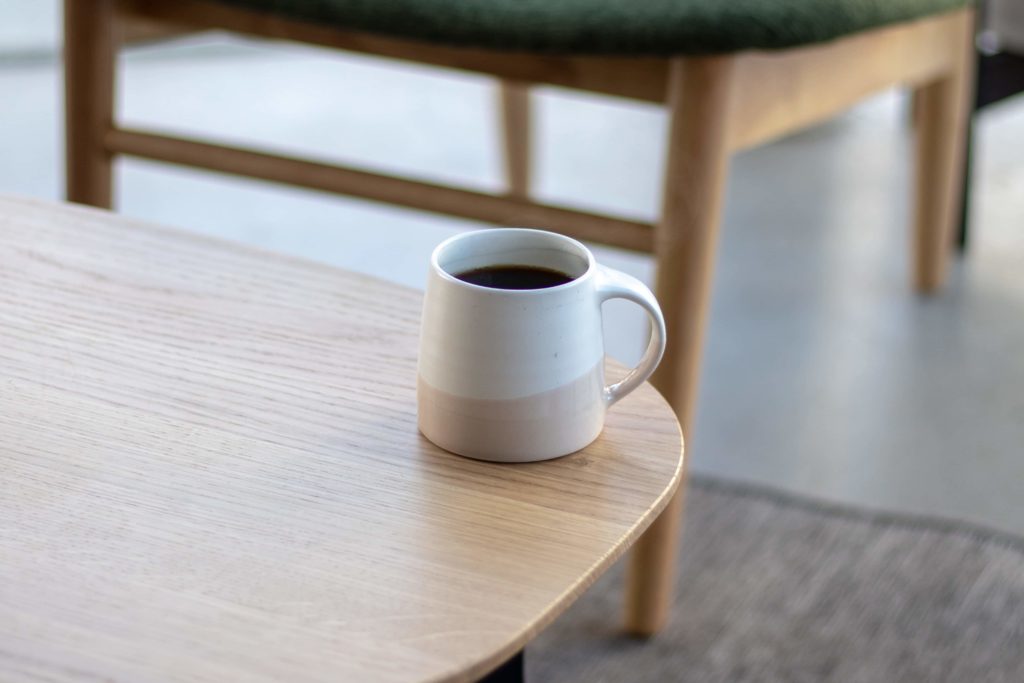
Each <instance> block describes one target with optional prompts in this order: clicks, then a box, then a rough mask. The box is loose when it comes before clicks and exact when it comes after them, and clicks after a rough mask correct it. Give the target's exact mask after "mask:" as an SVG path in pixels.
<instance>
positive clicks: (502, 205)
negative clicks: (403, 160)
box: [104, 129, 654, 251]
mask: <svg viewBox="0 0 1024 683" xmlns="http://www.w3.org/2000/svg"><path fill="white" fill-rule="evenodd" d="M104 139H105V144H106V146H107V149H109V150H111V151H113V152H116V153H118V154H131V155H135V156H140V157H144V158H147V159H156V160H159V161H168V162H171V163H175V164H182V165H184V166H193V167H196V168H206V169H209V170H211V171H220V172H222V173H234V174H237V175H242V176H247V177H250V178H262V179H263V180H270V181H274V182H279V183H286V184H289V185H297V186H299V187H309V188H313V189H316V190H323V191H325V192H335V193H338V194H346V195H351V196H354V197H365V198H366V199H370V200H373V201H379V202H386V203H389V204H396V205H399V206H407V207H410V208H413V209H420V210H421V211H433V212H436V213H442V214H446V215H450V216H460V217H462V218H468V219H470V220H476V221H484V222H487V223H494V224H496V225H499V226H501V225H507V226H514V227H542V228H545V229H547V230H557V231H559V232H561V233H563V234H566V235H569V236H571V237H575V238H576V239H581V240H594V241H597V242H601V243H602V244H608V245H610V246H615V247H621V248H623V249H634V250H639V251H650V250H651V249H652V248H653V244H654V230H653V226H651V225H650V224H648V223H643V222H640V221H633V220H629V219H625V218H612V217H609V216H602V215H600V214H594V213H588V212H586V211H578V210H575V209H567V208H563V207H559V206H551V205H548V204H539V203H537V202H533V201H531V200H529V199H525V198H522V197H516V196H504V197H501V196H496V195H491V194H486V193H484V192H475V191H472V190H463V189H460V188H457V187H449V186H447V185H439V184H435V183H425V182H422V181H418V180H410V179H407V178H398V177H395V176H389V175H382V174H379V173H371V172H369V171H364V170H361V169H356V168H347V167H345V166H338V165H334V164H325V163H320V162H315V161H307V160H305V159H297V158H294V157H288V156H282V155H277V154H267V153H264V152H254V151H251V150H247V149H239V148H237V147H227V146H224V145H214V144H210V143H206V142H200V141H198V140H188V139H184V138H171V137H167V136H164V135H158V134H155V133H147V132H144V131H137V130H125V129H114V130H110V131H108V132H107V135H106V137H105V138H104Z"/></svg>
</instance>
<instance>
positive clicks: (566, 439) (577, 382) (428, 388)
mask: <svg viewBox="0 0 1024 683" xmlns="http://www.w3.org/2000/svg"><path fill="white" fill-rule="evenodd" d="M510 265H514V266H527V267H535V268H545V269H549V270H556V271H559V272H561V273H564V274H565V275H567V276H569V277H571V278H572V280H571V281H569V282H567V283H565V284H560V285H557V286H554V287H548V288H544V289H497V288H491V287H484V286H481V285H476V284H471V283H468V282H464V281H462V280H460V279H459V278H458V276H459V275H460V274H463V273H465V272H467V271H470V270H475V269H479V268H486V267H491V266H510ZM614 298H623V299H628V300H630V301H633V302H635V303H637V304H639V305H640V306H642V307H643V308H644V309H645V310H646V311H647V313H648V315H649V316H650V317H651V321H652V325H651V328H652V334H651V341H650V343H649V345H648V347H647V350H646V352H645V353H644V355H643V358H642V359H641V360H640V363H639V365H637V367H636V368H634V369H633V370H632V371H631V372H630V373H629V374H628V375H627V376H626V377H625V378H624V379H623V380H622V381H621V382H618V383H617V384H613V385H611V386H605V379H604V335H603V331H602V324H601V322H602V318H601V304H602V303H604V302H605V301H607V300H608V299H614ZM664 352H665V321H664V319H663V318H662V315H661V309H660V308H659V307H658V302H657V301H656V300H655V298H654V295H653V294H652V293H651V291H650V290H649V289H648V288H647V287H646V286H645V285H644V284H643V283H642V282H640V281H639V280H637V279H636V278H634V277H632V276H630V275H626V274H625V273H622V272H619V271H617V270H613V269H611V268H607V267H604V266H601V265H598V264H597V263H596V262H595V260H594V255H593V254H592V253H591V252H590V250H589V249H587V248H586V247H585V246H583V245H582V244H580V243H579V242H577V241H576V240H574V239H571V238H569V237H565V236H563V235H559V234H556V233H552V232H546V231H543V230H527V229H520V228H495V229H489V230H481V231H475V232H468V233H463V234H461V235H457V236H455V237H452V238H451V239H448V240H446V241H444V242H442V243H441V244H440V245H438V247H437V248H436V249H435V250H434V253H433V256H432V257H431V262H430V274H429V277H428V281H427V291H426V297H425V299H424V303H423V321H422V326H421V330H420V355H419V372H418V374H419V377H418V382H417V404H418V411H419V429H420V431H421V432H422V433H423V435H424V436H426V437H427V438H428V439H429V440H430V441H432V442H434V443H435V444H437V445H438V446H440V447H441V448H444V449H446V450H448V451H451V452H453V453H458V454H459V455H464V456H468V457H471V458H476V459H480V460H492V461H499V462H531V461H535V460H547V459H550V458H556V457H559V456H562V455H567V454H569V453H572V452H574V451H578V450H580V449H581V448H583V447H585V446H587V445H588V444H589V443H591V442H592V441H593V440H594V439H596V438H597V437H598V435H599V434H600V433H601V429H602V428H603V426H604V417H605V411H606V410H607V409H608V408H610V407H611V406H612V405H614V404H615V403H616V402H617V401H619V400H621V399H622V398H623V397H624V396H626V395H627V394H628V393H629V392H631V391H632V390H633V389H635V388H636V387H638V386H639V385H640V384H641V383H643V382H644V380H646V379H647V378H648V377H649V376H650V375H651V373H652V372H653V371H654V369H655V367H657V365H658V362H659V361H660V360H661V357H662V355H663V354H664Z"/></svg>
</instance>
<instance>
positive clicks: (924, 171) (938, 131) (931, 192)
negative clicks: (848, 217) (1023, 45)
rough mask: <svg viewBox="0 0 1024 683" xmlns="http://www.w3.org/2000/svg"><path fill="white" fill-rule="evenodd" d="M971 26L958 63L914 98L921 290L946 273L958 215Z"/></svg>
mask: <svg viewBox="0 0 1024 683" xmlns="http://www.w3.org/2000/svg"><path fill="white" fill-rule="evenodd" d="M972 38H973V32H972V26H971V22H970V21H966V20H965V21H964V34H963V38H962V40H961V41H960V44H959V45H955V46H951V49H954V50H955V51H956V55H957V59H956V60H955V62H954V64H955V66H954V68H953V69H952V70H951V71H950V72H949V73H947V74H945V75H943V76H942V77H941V78H939V79H937V80H935V81H932V82H930V83H926V84H924V85H922V86H919V87H918V88H917V89H916V90H915V91H914V100H915V112H914V113H915V126H914V128H915V151H914V156H915V160H914V165H915V176H914V204H915V212H914V225H913V249H912V254H913V263H912V271H913V283H914V287H915V288H916V289H917V291H919V292H921V293H929V292H932V291H935V290H936V289H938V288H939V287H940V286H941V285H942V283H943V281H944V280H945V277H946V269H947V266H948V264H949V254H950V251H951V249H952V243H953V239H954V234H955V230H954V224H955V223H956V222H957V220H958V219H959V215H958V208H959V203H960V191H961V179H962V177H963V172H964V168H963V163H964V160H963V157H964V151H965V146H966V141H965V135H966V133H967V123H968V116H969V110H970V99H971V93H972V92H973V86H972V83H973V78H974V59H975V58H976V53H975V50H974V46H973V40H972Z"/></svg>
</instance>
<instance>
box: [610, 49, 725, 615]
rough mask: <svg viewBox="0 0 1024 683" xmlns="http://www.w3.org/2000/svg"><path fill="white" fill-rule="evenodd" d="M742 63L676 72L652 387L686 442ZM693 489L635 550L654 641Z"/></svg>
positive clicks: (632, 610)
mask: <svg viewBox="0 0 1024 683" xmlns="http://www.w3.org/2000/svg"><path fill="white" fill-rule="evenodd" d="M735 60H736V58H735V57H733V56H732V55H720V56H715V57H689V58H684V59H679V60H676V61H675V62H674V63H673V64H672V70H671V71H670V72H669V73H670V74H671V75H670V81H669V92H670V93H671V95H670V97H669V111H670V118H669V135H668V159H667V163H666V169H665V190H664V193H663V195H662V210H661V221H660V222H659V223H658V229H657V233H656V247H655V255H656V259H657V272H656V273H655V282H654V291H655V294H656V295H657V297H658V301H660V302H661V307H662V310H663V311H664V313H665V327H666V330H667V332H666V334H667V335H668V339H669V340H670V346H669V348H670V349H671V353H666V354H665V357H664V358H663V359H662V361H661V365H659V366H658V369H657V371H656V372H655V373H654V376H653V377H652V378H651V382H652V383H653V384H654V386H656V387H658V390H659V391H661V392H662V394H663V395H664V396H665V397H666V398H667V399H668V401H669V403H671V404H672V407H673V408H674V409H675V411H676V415H677V416H679V420H680V422H682V424H683V431H684V433H687V434H688V433H689V428H690V426H692V424H693V417H694V414H695V412H696V405H697V386H698V381H699V380H700V360H701V354H702V351H703V347H704V338H705V336H706V328H707V320H708V309H709V308H710V304H711V284H712V281H713V279H714V270H715V261H716V251H717V246H718V231H719V226H720V225H721V214H722V197H723V194H724V191H725V181H726V176H727V174H728V166H729V150H728V121H729V120H730V117H731V116H732V113H733V100H734V95H735V82H734V81H733V77H734V69H735ZM684 476H685V475H684ZM684 489H685V486H684V487H680V491H679V494H677V495H676V497H675V499H674V501H673V502H672V504H670V505H669V506H668V509H666V510H665V512H664V514H662V515H661V517H659V518H658V520H657V521H656V522H655V523H654V524H652V525H651V527H650V529H648V530H647V532H646V533H645V534H644V535H643V537H642V538H641V539H640V541H639V542H638V543H637V544H636V548H635V551H634V553H633V561H632V564H631V565H630V573H629V579H628V585H627V604H626V627H627V628H628V629H629V630H630V631H631V632H633V633H636V634H640V635H651V634H653V633H655V632H656V631H657V630H658V629H660V628H661V626H662V625H663V624H664V623H665V620H666V619H667V618H668V610H669V606H670V605H671V604H672V599H671V598H672V588H673V586H674V585H675V558H676V552H675V549H676V544H677V543H678V542H679V528H680V517H681V515H682V511H683V500H682V496H683V493H684Z"/></svg>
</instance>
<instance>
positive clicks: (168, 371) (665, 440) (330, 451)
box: [0, 199, 682, 683]
mask: <svg viewBox="0 0 1024 683" xmlns="http://www.w3.org/2000/svg"><path fill="white" fill-rule="evenodd" d="M395 248H396V249H398V248H401V246H400V245H396V247H395ZM427 257H428V255H427V254H424V259H426V258H427ZM420 306H421V295H420V293H419V292H417V291H414V290H410V289H406V288H403V287H399V286H397V285H393V284H389V283H386V282H383V281H380V280H376V279H372V278H369V277H366V276H362V275H356V274H353V273H349V272H345V271H342V270H338V269H334V268H330V267H327V266H323V265H317V264H312V263H308V262H304V261H300V260H297V259H291V258H287V257H282V256H279V255H271V254H266V253H262V252H258V251H254V250H251V249H248V248H244V247H240V246H235V245H230V244H226V243H221V242H217V241H213V240H209V239H206V238H201V237H196V236H192V235H188V234H184V233H178V232H174V231H170V230H166V229H160V228H154V227H151V226H148V225H145V224H141V223H138V222H136V221H131V220H128V219H125V218H121V217H117V216H115V215H113V214H109V213H106V212H102V211H97V210H92V209H84V208H72V207H69V206H63V205H55V204H47V203H42V202H37V201H32V200H23V199H0V679H2V680H46V681H101V680H102V681H141V680H160V681H183V680H188V681H233V680H246V681H289V682H292V683H297V682H302V681H376V680H381V681H391V680H394V681H408V680H472V679H475V678H478V677H480V676H481V675H483V674H486V673H487V672H488V671H490V670H491V669H493V668H494V667H496V666H497V665H499V664H500V663H501V662H502V661H504V660H505V659H507V658H508V657H510V656H511V655H513V654H514V653H515V652H517V651H518V650H519V649H521V648H522V647H523V646H524V645H525V644H526V643H527V642H528V641H529V640H530V638H532V637H533V636H534V635H536V634H537V633H538V631H539V630H540V629H542V628H543V627H544V626H545V625H546V624H548V623H549V622H550V621H551V620H552V619H554V618H555V617H556V616H557V615H558V614H559V613H561V612H562V611H563V610H564V609H565V608H566V607H567V606H568V605H569V604H570V603H571V602H572V601H573V600H574V599H575V598H576V597H577V596H578V595H579V594H580V593H581V592H582V591H583V590H584V589H585V588H586V587H587V586H588V585H589V584H590V583H591V582H592V581H593V580H594V579H595V578H596V577H597V576H598V575H599V574H600V573H601V572H602V571H604V570H605V569H606V568H607V567H608V566H609V565H610V564H611V563H612V562H613V561H614V560H615V559H616V558H617V557H618V556H620V555H621V554H622V553H623V552H624V551H625V550H626V548H627V547H628V546H629V545H630V543H631V542H632V541H633V540H634V539H636V537H637V536H638V535H639V534H640V532H641V531H642V530H643V529H644V528H646V526H647V525H648V524H649V523H650V522H651V521H652V520H653V519H654V517H655V516H656V515H657V513H658V512H659V511H660V510H661V509H662V508H663V507H664V506H665V504H666V503H667V502H668V500H669V498H670V496H671V493H672V492H673V490H674V489H675V487H676V485H677V484H678V481H679V478H680V472H681V467H682V440H681V437H680V433H679V428H678V424H677V422H676V420H675V418H674V417H673V414H672V412H671V410H670V409H669V407H668V406H667V405H666V403H665V402H664V401H663V400H662V399H661V397H660V396H659V395H658V394H657V393H656V392H655V391H654V390H653V389H651V388H650V387H648V386H644V387H642V388H641V389H639V390H637V391H636V392H635V393H634V394H632V395H630V396H629V397H628V398H626V399H625V400H623V401H622V402H621V403H620V404H618V405H616V406H615V408H613V409H612V410H611V411H610V412H609V414H608V422H607V426H606V429H605V432H604V434H603V435H602V436H601V437H600V438H599V439H598V441H597V442H595V443H594V444H593V445H592V446H590V447H588V448H587V449H585V450H583V451H580V452H578V453H575V454H573V455H570V456H567V457H565V458H562V459H558V460H553V461H549V462H541V463H535V464H528V465H500V464H493V463H484V462H476V461H473V460H468V459H465V458H461V457H458V456H455V455H451V454H449V453H446V452H444V451H442V450H440V449H438V448H436V447H435V446H433V445H432V444H430V443H429V442H428V441H426V440H425V439H424V438H423V437H422V436H420V435H419V434H418V433H417V431H416V415H415V410H416V409H415V382H416V372H415V369H416V347H417V333H418V326H419V316H420ZM618 617H619V615H617V614H609V615H608V618H609V620H615V619H617V618H618Z"/></svg>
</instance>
